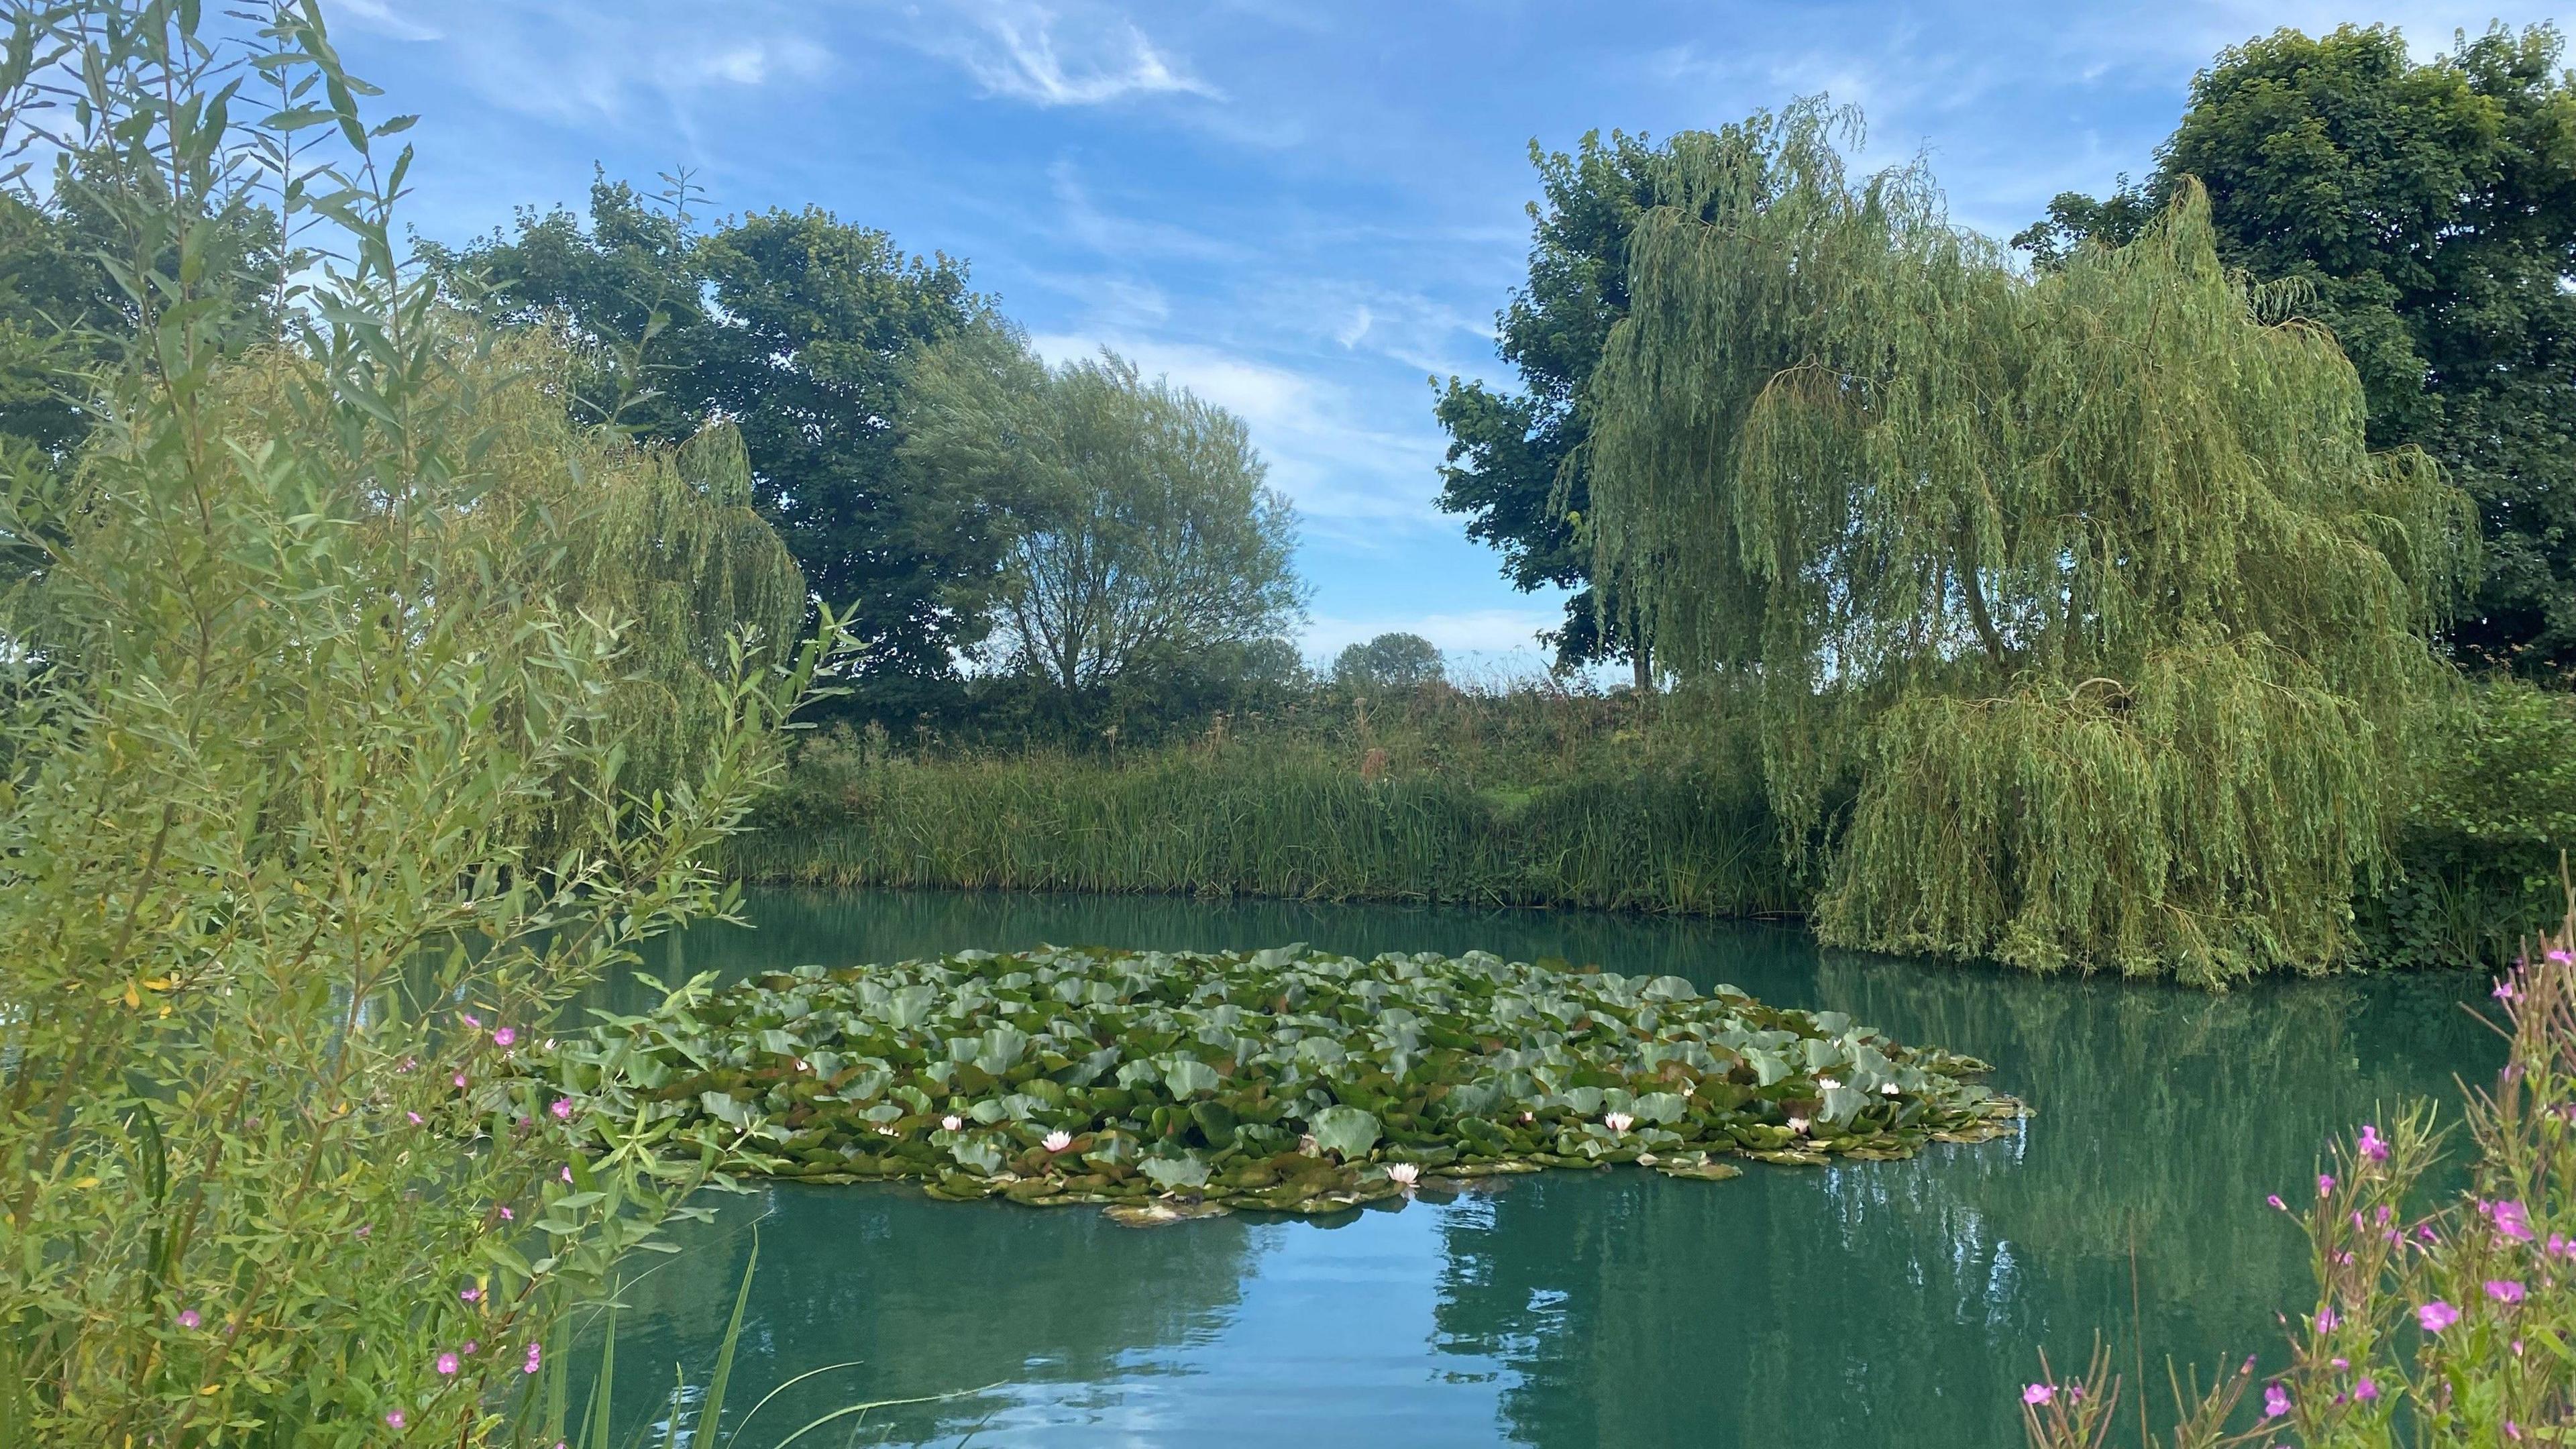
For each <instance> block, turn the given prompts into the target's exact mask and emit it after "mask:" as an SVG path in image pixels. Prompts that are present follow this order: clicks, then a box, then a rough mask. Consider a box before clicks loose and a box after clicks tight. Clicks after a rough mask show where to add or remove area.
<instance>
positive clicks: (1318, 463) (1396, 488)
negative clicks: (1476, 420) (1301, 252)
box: [1029, 333, 1447, 546]
mask: <svg viewBox="0 0 2576 1449" xmlns="http://www.w3.org/2000/svg"><path fill="white" fill-rule="evenodd" d="M1029 341H1030V345H1032V346H1034V347H1035V348H1036V349H1037V350H1038V353H1039V355H1040V356H1042V357H1045V358H1046V359H1047V360H1048V361H1050V362H1059V363H1061V362H1066V361H1070V360H1073V359H1076V358H1084V357H1092V356H1096V355H1098V353H1099V351H1100V349H1101V348H1102V347H1104V346H1105V347H1108V348H1110V349H1111V350H1113V351H1115V352H1117V353H1118V354H1119V355H1120V356H1122V357H1125V358H1127V359H1129V360H1130V361H1133V362H1134V363H1135V364H1136V366H1137V367H1138V369H1139V370H1141V371H1142V372H1143V373H1144V374H1145V375H1146V376H1148V377H1155V376H1160V377H1167V378H1169V379H1171V380H1172V381H1173V382H1175V383H1177V384H1179V385H1181V386H1183V387H1186V388H1188V389H1189V390H1190V391H1192V392H1194V393H1196V394H1198V395H1199V396H1200V397H1203V398H1205V399H1207V400H1208V401H1210V402H1212V403H1215V404H1217V405H1218V406H1219V407H1222V408H1224V409H1226V410H1227V411H1228V412H1231V413H1233V414H1235V415H1236V416H1238V417H1240V418H1242V419H1243V421H1244V424H1245V426H1246V427H1247V428H1249V429H1250V430H1251V433H1252V442H1253V446H1255V447H1257V448H1259V449H1260V450H1261V453H1262V456H1263V458H1264V459H1265V460H1267V461H1268V463H1269V465H1270V481H1271V484H1272V486H1274V487H1276V488H1278V489H1279V490H1280V491H1281V492H1283V493H1286V494H1287V495H1288V496H1289V498H1290V499H1292V500H1293V501H1294V502H1295V503H1296V505H1297V510H1298V512H1299V514H1300V515H1302V516H1303V517H1304V519H1305V520H1306V523H1307V525H1308V529H1309V531H1310V532H1319V533H1324V534H1328V535H1330V536H1332V537H1333V538H1335V539H1336V540H1338V541H1340V542H1343V543H1346V544H1356V545H1361V546H1366V545H1368V544H1370V543H1372V542H1374V543H1379V544H1383V543H1385V542H1386V541H1387V540H1388V537H1389V533H1390V530H1393V531H1396V532H1398V533H1402V532H1408V531H1411V530H1413V529H1417V528H1422V527H1446V526H1447V525H1446V524H1445V523H1443V522H1439V521H1438V520H1440V517H1441V515H1440V514H1439V512H1438V510H1437V509H1436V508H1435V507H1434V506H1433V504H1432V493H1433V490H1434V488H1435V486H1436V479H1437V469H1438V465H1439V461H1440V449H1441V444H1440V439H1439V437H1438V435H1437V434H1436V433H1433V432H1432V431H1430V428H1429V426H1428V423H1427V421H1426V423H1425V425H1424V426H1423V428H1422V430H1421V431H1418V432H1413V431H1397V430H1392V429H1388V428H1384V427H1381V426H1375V425H1373V423H1372V420H1371V418H1370V417H1369V415H1368V411H1367V409H1366V407H1365V406H1364V405H1363V402H1362V400H1361V399H1360V398H1358V397H1356V396H1354V395H1353V394H1352V393H1351V391H1350V390H1349V389H1347V388H1345V387H1343V386H1342V385H1341V384H1339V383H1337V382H1334V381H1331V380H1329V379H1327V378H1325V377H1320V376H1317V375H1315V374H1313V373H1309V372H1301V371H1297V370H1294V369H1291V368H1287V367H1282V366H1279V365H1277V364H1274V363H1270V362H1264V361H1260V360H1257V359H1254V358H1250V357H1245V356H1242V355H1240V354H1237V353H1232V352H1227V351H1224V350H1222V349H1219V348H1214V347H1208V346H1205V345H1202V344H1197V343H1188V342H1173V341H1168V340H1163V339H1158V338H1153V337H1146V336H1129V335H1102V334H1092V333H1051V334H1043V335H1039V336H1035V337H1032V338H1030V339H1029ZM1424 412H1425V413H1427V412H1428V409H1427V408H1426V409H1424Z"/></svg>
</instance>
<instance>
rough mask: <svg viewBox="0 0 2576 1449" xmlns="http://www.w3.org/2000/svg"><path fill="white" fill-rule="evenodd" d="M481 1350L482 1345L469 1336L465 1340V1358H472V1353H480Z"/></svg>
mask: <svg viewBox="0 0 2576 1449" xmlns="http://www.w3.org/2000/svg"><path fill="white" fill-rule="evenodd" d="M482 1351H483V1345H481V1344H479V1343H476V1342H475V1341H474V1340H472V1339H470V1338H469V1339H467V1340H465V1356H466V1357H467V1358H472V1357H473V1356H474V1355H476V1354H478V1353H481V1352H482Z"/></svg>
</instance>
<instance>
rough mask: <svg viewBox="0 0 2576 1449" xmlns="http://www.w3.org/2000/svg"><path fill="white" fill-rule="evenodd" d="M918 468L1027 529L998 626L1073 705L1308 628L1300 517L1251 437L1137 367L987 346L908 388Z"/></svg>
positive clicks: (1008, 565)
mask: <svg viewBox="0 0 2576 1449" xmlns="http://www.w3.org/2000/svg"><path fill="white" fill-rule="evenodd" d="M905 405H906V412H905V415H904V418H903V426H904V429H905V431H906V434H907V438H906V441H905V444H904V457H905V460H906V462H907V463H909V464H910V465H912V466H913V467H914V468H915V469H916V470H917V471H918V472H919V473H920V474H922V475H924V476H936V477H940V478H943V479H946V480H948V481H949V483H950V485H951V486H955V487H958V488H961V489H963V490H966V491H967V492H970V493H971V494H973V495H974V496H976V497H979V498H983V499H986V500H990V501H992V502H994V503H995V504H996V505H997V506H1001V507H1006V508H1008V509H1009V511H1010V513H1011V515H1012V521H1013V525H1014V526H1013V527H1012V528H1011V530H1010V532H1009V535H1008V537H1009V540H1010V541H1009V543H1008V545H1007V550H1008V551H1007V555H1006V561H1005V563H1004V566H1003V569H1002V576H1001V582H1000V585H999V589H998V593H997V595H996V626H997V628H998V629H999V631H1000V634H1001V638H1002V642H1003V645H1004V647H1005V648H1006V649H1007V650H1008V651H1009V655H1010V659H1011V662H1012V664H1013V665H1015V666H1016V667H1017V668H1018V669H1020V670H1021V671H1023V672H1024V673H1027V674H1029V675H1032V676H1034V677H1036V678H1039V679H1042V680H1044V681H1045V682H1046V683H1047V684H1048V685H1049V686H1050V687H1051V688H1052V689H1053V690H1054V691H1055V692H1056V693H1057V694H1058V695H1059V696H1061V697H1062V698H1063V699H1065V700H1068V701H1073V700H1092V699H1096V698H1097V697H1098V696H1099V695H1100V694H1101V692H1102V691H1104V690H1106V689H1109V688H1111V687H1113V686H1116V685H1119V684H1121V683H1125V682H1132V681H1133V680H1135V679H1136V678H1138V677H1139V676H1140V675H1160V674H1167V673H1170V672H1172V671H1173V670H1174V669H1176V668H1178V667H1180V666H1182V665H1183V664H1185V663H1186V662H1187V661H1189V660H1190V659H1192V658H1194V657H1197V656H1203V655H1208V654H1210V653H1232V652H1235V651H1239V650H1242V649H1245V648H1247V647H1248V646H1251V645H1254V644H1255V643H1257V642H1260V641H1264V640H1268V639H1271V638H1273V637H1274V636H1276V635H1278V634H1279V633H1280V632H1281V631H1282V630H1283V629H1284V628H1285V627H1286V626H1287V625H1288V624H1289V623H1290V622H1291V621H1293V620H1294V619H1295V618H1296V617H1298V616H1299V614H1300V613H1301V612H1302V600H1303V595H1302V590H1301V588H1300V586H1299V584H1298V582H1297V578H1296V574H1295V572H1294V569H1293V567H1292V559H1291V556H1292V554H1293V552H1294V549H1295V545H1296V514H1295V511H1294V510H1293V509H1292V508H1291V507H1290V506H1289V503H1288V500H1287V499H1286V498H1285V497H1283V496H1281V495H1280V494H1279V493H1278V492H1276V491H1274V490H1273V489H1271V488H1269V487H1268V486H1266V485H1265V484H1264V483H1263V481H1262V480H1263V476H1264V474H1265V472H1266V469H1265V467H1264V465H1263V463H1262V461H1261V458H1260V455H1259V454H1257V453H1256V452H1254V451H1253V447H1252V441H1251V437H1250V435H1249V433H1248V432H1247V431H1246V429H1245V427H1244V425H1243V421H1242V419H1240V418H1237V417H1236V416H1234V415H1233V414H1231V413H1229V412H1227V411H1226V410H1225V409H1223V408H1220V407H1217V406H1216V405H1214V404H1212V403H1209V402H1206V401H1205V400H1203V399H1201V398H1198V397H1196V396H1194V395H1193V394H1191V393H1190V392H1189V391H1188V390H1187V389H1185V388H1178V387H1174V386H1172V385H1170V384H1169V383H1167V382H1164V381H1162V380H1160V379H1157V380H1155V381H1153V382H1150V383H1149V382H1146V381H1145V380H1144V379H1143V378H1142V377H1140V376H1139V375H1138V373H1137V370H1136V367H1135V365H1134V364H1133V363H1131V362H1128V361H1126V360H1124V359H1122V358H1120V357H1118V356H1116V355H1115V354H1112V353H1108V352H1103V353H1102V354H1101V356H1100V357H1099V358H1098V359H1097V360H1092V361H1081V362H1073V363H1068V364H1066V365H1064V366H1062V367H1055V368H1050V367H1048V366H1047V365H1046V364H1045V363H1044V362H1043V361H1041V360H1040V359H1039V358H1038V357H1037V356H1036V355H1035V354H1033V353H1032V352H1030V351H1029V350H1028V347H1027V345H1026V343H1024V342H1023V341H1022V340H1021V339H1020V338H1019V337H1018V336H1017V335H1015V334H1013V333H1011V332H1009V331H1007V330H1005V329H1001V328H997V327H996V328H984V329H979V330H978V331H976V332H973V333H969V334H965V335H962V336H960V337H959V338H957V339H955V340H953V341H951V342H949V343H946V344H943V345H941V346H938V347H935V348H932V349H930V350H929V351H928V352H926V353H925V354H924V355H923V357H922V359H921V362H920V365H919V367H918V368H917V369H916V370H915V373H914V375H913V377H912V379H911V383H910V389H909V392H908V394H907V397H906V404H905Z"/></svg>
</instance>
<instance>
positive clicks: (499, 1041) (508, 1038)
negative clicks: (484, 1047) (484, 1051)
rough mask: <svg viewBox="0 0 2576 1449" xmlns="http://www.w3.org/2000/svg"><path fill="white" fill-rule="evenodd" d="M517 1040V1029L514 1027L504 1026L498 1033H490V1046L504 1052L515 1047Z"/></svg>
mask: <svg viewBox="0 0 2576 1449" xmlns="http://www.w3.org/2000/svg"><path fill="white" fill-rule="evenodd" d="M518 1040H519V1029H518V1028H517V1027H514V1026H505V1027H503V1028H501V1029H500V1030H499V1031H496V1032H494V1033H492V1045H494V1046H496V1047H501V1048H503V1049H505V1050H506V1049H507V1048H509V1047H511V1046H513V1045H515V1044H516V1043H517V1042H518Z"/></svg>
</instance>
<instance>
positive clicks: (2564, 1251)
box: [2543, 1233, 2576, 1258]
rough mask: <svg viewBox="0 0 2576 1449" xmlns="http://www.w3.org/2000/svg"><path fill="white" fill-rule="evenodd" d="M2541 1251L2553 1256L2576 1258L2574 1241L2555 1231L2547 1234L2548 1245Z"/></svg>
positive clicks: (2575, 1243) (2575, 1242)
mask: <svg viewBox="0 0 2576 1449" xmlns="http://www.w3.org/2000/svg"><path fill="white" fill-rule="evenodd" d="M2543 1251H2545V1252H2546V1253H2548V1254H2549V1256H2551V1257H2553V1258H2576V1241H2570V1240H2569V1239H2567V1238H2565V1237H2562V1236H2560V1235H2559V1234H2557V1233H2551V1234H2550V1235H2549V1246H2548V1247H2547V1248H2546V1249H2544V1250H2543Z"/></svg>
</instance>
